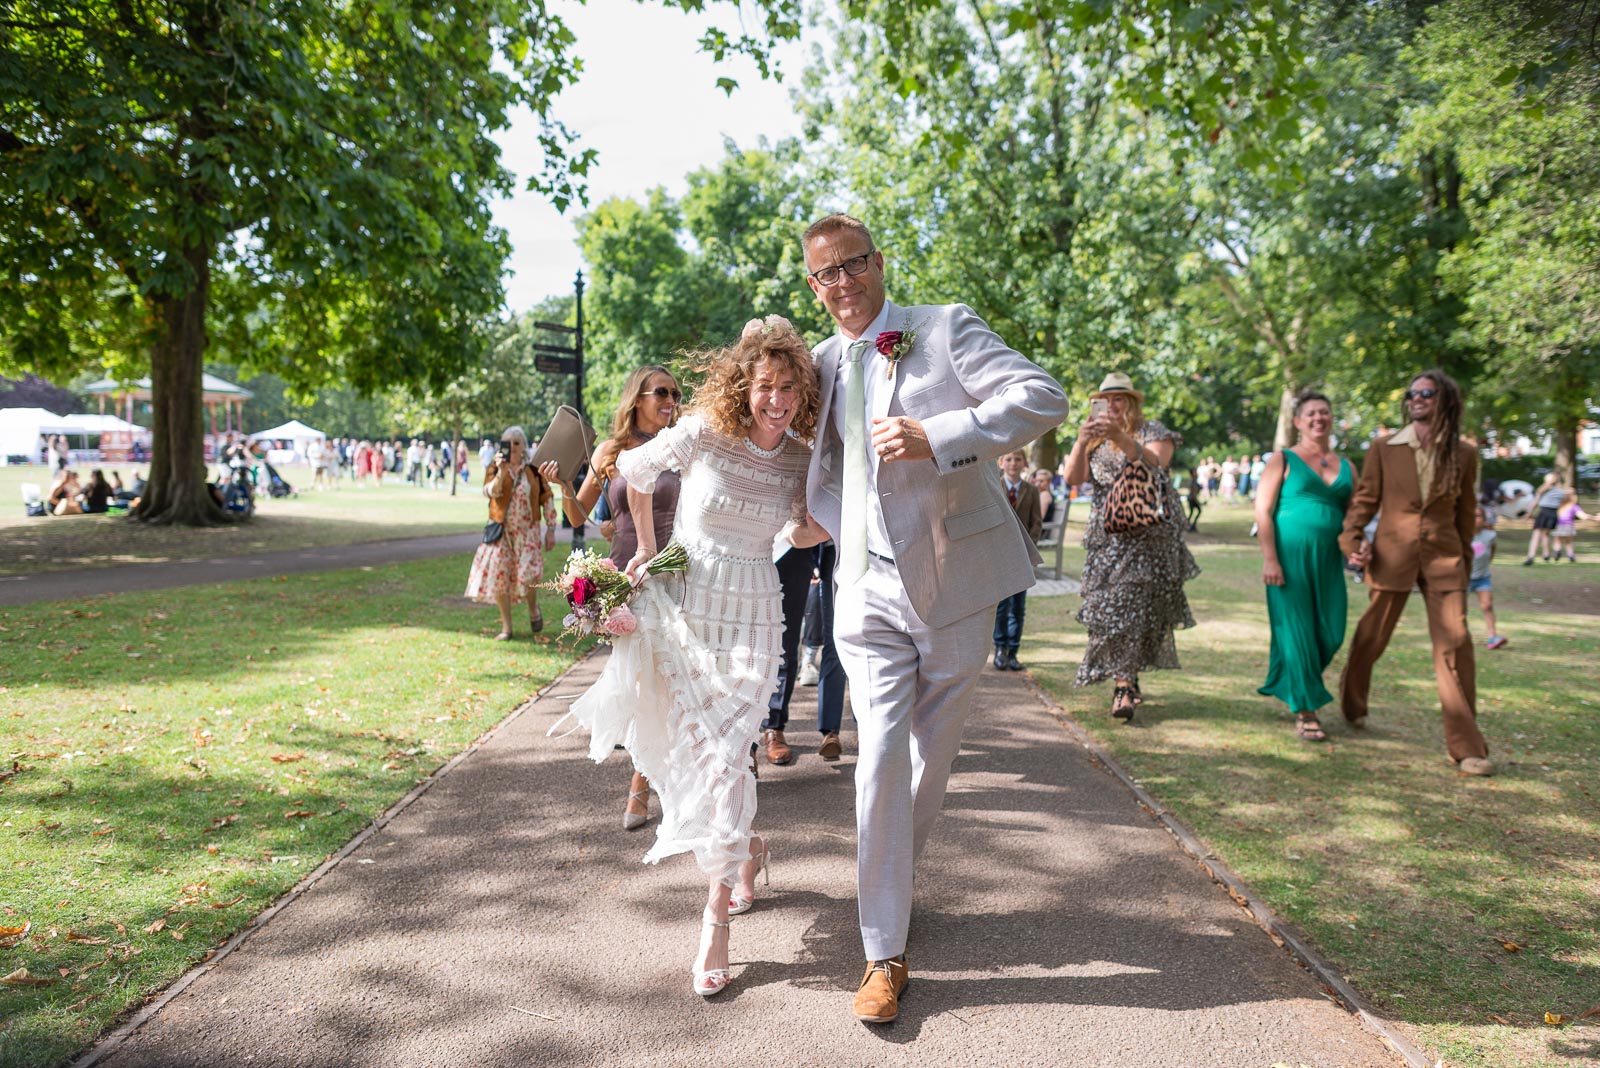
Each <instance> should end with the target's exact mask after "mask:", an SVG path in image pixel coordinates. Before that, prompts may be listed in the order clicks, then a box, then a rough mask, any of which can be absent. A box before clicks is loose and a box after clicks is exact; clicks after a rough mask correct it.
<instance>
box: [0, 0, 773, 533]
mask: <svg viewBox="0 0 1600 1068" xmlns="http://www.w3.org/2000/svg"><path fill="white" fill-rule="evenodd" d="M669 2H672V3H674V4H675V6H679V7H683V8H685V9H686V10H694V11H699V10H701V9H702V8H703V7H704V6H705V5H704V4H703V3H702V2H701V0H669ZM757 8H758V10H759V11H760V12H761V13H762V14H763V16H764V21H763V22H762V24H761V25H762V30H763V31H764V33H765V35H766V36H765V38H763V37H760V36H750V35H746V36H743V37H730V36H728V35H726V34H723V33H719V32H717V31H715V30H713V31H709V32H708V44H709V46H710V47H712V49H713V50H714V51H717V52H718V53H719V54H721V53H725V52H728V51H747V52H754V53H756V54H758V58H759V57H760V56H761V41H762V40H764V39H766V38H770V37H773V36H783V35H792V34H793V33H794V32H795V26H794V15H793V11H794V9H793V4H792V3H791V2H789V0H763V2H760V3H758V4H757ZM0 34H3V38H0V41H3V45H4V51H3V53H0V169H3V170H4V172H5V174H6V175H7V179H8V180H7V183H6V185H5V187H4V189H0V260H3V261H4V264H5V267H4V274H3V275H0V362H3V363H4V364H6V365H7V366H13V367H20V368H23V369H28V370H36V371H41V372H44V373H63V372H66V371H69V370H71V369H74V368H77V367H80V366H83V365H85V364H87V363H90V362H94V361H100V360H104V359H105V357H106V355H107V353H108V350H109V351H110V352H111V353H114V354H121V355H122V357H123V360H122V362H123V363H124V364H127V365H134V366H136V365H137V364H138V363H140V362H142V356H143V355H146V354H147V356H148V361H149V362H148V366H149V368H150V371H151V376H152V379H153V382H154V391H155V395H156V400H155V406H154V412H153V427H152V429H153V432H154V438H155V441H154V463H153V465H152V468H151V476H150V491H149V492H148V493H147V494H146V496H145V500H144V503H143V504H142V506H141V512H140V514H141V517H142V518H145V519H149V520H155V521H166V522H186V523H193V522H207V521H214V520H215V519H217V518H220V513H218V512H217V511H216V509H215V508H214V507H213V506H212V505H211V503H210V500H209V498H208V496H207V494H206V493H205V491H204V489H203V480H204V468H203V453H202V427H201V419H200V373H201V363H202V359H203V355H204V352H205V350H206V347H207V344H208V341H209V340H210V339H211V337H212V336H213V335H215V336H217V337H218V338H219V339H226V340H227V341H228V342H229V344H228V345H227V348H228V349H229V352H230V355H233V356H234V357H235V358H240V359H242V361H243V362H248V363H249V364H250V365H251V366H253V367H255V368H257V369H270V370H274V371H277V372H279V373H280V374H282V375H283V376H284V377H285V378H286V379H287V380H288V381H289V382H290V383H291V384H293V385H295V386H298V387H301V388H310V387H314V386H316V385H319V384H322V383H326V382H337V381H343V382H347V383H349V384H351V385H354V386H356V387H357V388H360V389H365V390H371V389H375V388H377V387H378V386H380V385H382V384H387V383H390V382H394V381H396V380H399V381H407V382H419V383H427V384H431V385H433V386H435V387H440V388H442V387H443V385H444V384H445V383H447V382H449V381H451V380H452V379H454V378H456V377H457V376H458V375H459V373H460V371H461V370H462V369H463V368H464V367H465V366H467V365H468V364H469V363H471V362H473V361H475V360H476V359H477V358H479V356H480V355H481V354H482V352H483V351H484V349H485V347H486V346H487V345H488V344H489V343H490V337H489V332H488V331H487V330H486V329H484V326H485V323H486V320H487V319H488V317H489V316H490V314H491V313H492V312H494V311H495V310H496V309H497V308H498V307H499V306H500V303H501V289H500V274H501V269H502V265H503V262H504V259H505V255H506V251H507V249H506V243H505V238H504V235H503V234H502V233H501V232H500V231H499V230H498V229H496V228H495V227H494V226H493V225H492V223H491V222H490V214H489V206H488V202H489V198H490V197H491V196H492V195H495V194H503V193H506V192H508V191H509V188H510V183H511V180H512V178H511V176H510V174H509V173H508V172H507V171H506V170H505V169H504V168H503V167H502V166H501V164H500V162H499V153H498V150H497V148H496V146H495V144H494V142H493V141H492V140H491V135H492V134H493V133H494V132H495V131H497V130H499V129H501V128H503V127H504V126H505V125H506V123H507V114H508V111H509V109H511V108H512V107H515V106H519V105H520V106H527V107H529V108H530V109H531V110H532V111H533V113H534V114H535V115H536V116H537V117H538V118H539V120H540V122H541V124H542V134H541V137H540V141H541V146H542V148H543V150H544V160H545V169H544V170H543V172H542V173H540V174H539V175H536V176H535V177H534V178H533V180H532V183H531V184H532V185H533V186H534V187H535V188H537V189H540V190H542V191H544V192H545V193H547V194H548V195H549V196H551V197H552V198H553V199H554V200H555V201H556V203H557V204H558V205H560V206H565V204H566V203H568V202H570V201H571V200H573V199H575V198H577V197H578V196H579V194H580V191H581V182H582V179H583V175H584V173H585V171H586V170H587V168H588V166H589V164H590V162H591V156H590V154H589V153H587V152H581V151H576V150H574V149H573V148H572V139H571V138H570V137H569V135H568V132H567V131H566V130H565V129H564V128H563V127H562V126H561V125H560V124H559V123H558V122H556V121H555V120H553V119H552V118H551V117H550V106H551V103H552V101H553V100H554V98H555V96H556V94H557V93H559V92H560V90H561V89H562V88H563V87H564V86H565V85H567V84H568V83H569V82H570V81H571V80H572V79H573V77H574V76H575V72H576V70H577V64H576V62H575V59H574V56H573V52H572V48H573V44H574V42H573V38H572V35H571V34H570V32H568V31H567V29H566V28H565V27H564V26H563V25H562V23H561V22H560V20H559V19H558V18H557V17H555V16H554V15H552V14H550V13H549V12H548V11H547V10H546V8H545V6H544V5H543V4H542V3H525V2H520V0H457V2H455V3H452V4H449V5H446V6H442V7H441V6H438V5H432V4H417V3H409V2H406V0H374V2H373V3H365V4H351V3H345V2H341V0H263V2H261V3H255V4H230V3H221V2H219V0H149V2H143V3H131V4H130V3H116V2H112V0H19V2H17V3H13V4H9V5H7V6H6V8H5V10H4V13H3V15H0Z"/></svg>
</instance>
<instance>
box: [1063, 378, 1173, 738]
mask: <svg viewBox="0 0 1600 1068" xmlns="http://www.w3.org/2000/svg"><path fill="white" fill-rule="evenodd" d="M1182 443H1183V438H1182V436H1181V435H1179V434H1177V433H1174V432H1173V431H1171V430H1168V429H1167V428H1166V427H1165V426H1163V425H1162V424H1161V423H1159V422H1157V421H1156V420H1154V419H1146V418H1145V415H1144V394H1143V393H1142V392H1140V391H1139V390H1137V389H1134V388H1133V380H1132V379H1130V378H1129V377H1128V376H1127V375H1125V374H1120V373H1115V372H1113V373H1112V374H1108V375H1106V377H1105V380H1104V381H1102V382H1101V383H1100V388H1099V389H1097V390H1096V391H1095V392H1094V394H1093V397H1092V399H1091V403H1090V405H1089V418H1088V419H1086V420H1085V421H1084V423H1083V427H1082V428H1081V429H1080V430H1079V432H1078V440H1077V441H1076V442H1074V443H1073V446H1072V453H1071V455H1069V456H1068V457H1067V463H1066V475H1067V481H1068V482H1069V483H1072V484H1073V485H1076V484H1078V483H1080V482H1082V481H1084V480H1085V479H1086V478H1087V479H1089V480H1091V481H1092V482H1093V483H1094V501H1093V508H1092V510H1091V511H1090V513H1089V525H1088V527H1087V528H1086V529H1085V530H1084V534H1083V551H1084V562H1083V607H1082V608H1080V609H1079V610H1078V622H1079V623H1082V624H1083V625H1084V629H1085V630H1087V631H1088V633H1089V647H1088V648H1087V649H1086V650H1084V654H1083V662H1082V663H1080V664H1079V665H1078V674H1077V678H1076V680H1075V682H1074V684H1075V685H1078V686H1091V685H1093V684H1095V683H1098V682H1104V681H1105V680H1106V679H1114V680H1115V687H1114V689H1113V690H1112V697H1111V714H1112V715H1113V716H1115V717H1117V718H1118V719H1121V720H1131V719H1132V718H1133V713H1134V709H1136V708H1137V707H1138V706H1139V704H1140V702H1142V701H1143V700H1144V694H1143V692H1142V691H1141V690H1140V689H1139V673H1140V672H1141V671H1146V670H1152V669H1155V668H1169V669H1173V670H1176V669H1177V668H1178V667H1179V666H1180V665H1179V664H1178V650H1177V646H1176V644H1175V643H1174V641H1173V637H1172V635H1173V632H1174V631H1175V630H1177V629H1178V628H1179V627H1192V626H1194V616H1193V614H1192V613H1190V611H1189V599H1188V598H1187V597H1186V596H1184V592H1183V584H1184V583H1185V582H1187V581H1189V580H1190V579H1192V578H1194V577H1195V576H1196V575H1198V574H1200V568H1199V567H1198V566H1197V565H1196V564H1195V562H1194V557H1193V556H1191V555H1190V553H1189V547H1188V546H1187V545H1185V544H1184V543H1183V530H1184V526H1185V525H1186V523H1185V520H1184V512H1183V507H1182V504H1181V503H1180V502H1179V499H1178V491H1177V490H1175V489H1174V488H1173V486H1172V478H1171V476H1170V475H1169V474H1168V471H1167V468H1168V466H1169V465H1170V464H1171V463H1172V454H1173V452H1174V451H1175V450H1176V449H1177V447H1178V446H1179V445H1181V444H1182ZM1130 464H1143V465H1145V466H1146V467H1147V468H1149V469H1150V472H1151V473H1152V474H1153V475H1154V477H1155V482H1156V486H1157V489H1158V491H1159V494H1160V500H1161V515H1160V518H1159V519H1157V520H1156V522H1154V523H1151V524H1150V525H1148V526H1143V527H1140V528H1138V529H1136V530H1128V531H1123V532H1120V533H1112V532H1110V531H1108V530H1106V498H1107V495H1108V494H1109V493H1110V492H1111V487H1112V486H1113V485H1115V484H1116V481H1117V479H1118V478H1119V477H1120V476H1121V475H1122V474H1123V472H1124V471H1125V470H1126V469H1127V468H1128V466H1129V465H1130Z"/></svg>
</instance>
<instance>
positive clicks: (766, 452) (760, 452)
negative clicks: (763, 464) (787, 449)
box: [744, 435, 784, 460]
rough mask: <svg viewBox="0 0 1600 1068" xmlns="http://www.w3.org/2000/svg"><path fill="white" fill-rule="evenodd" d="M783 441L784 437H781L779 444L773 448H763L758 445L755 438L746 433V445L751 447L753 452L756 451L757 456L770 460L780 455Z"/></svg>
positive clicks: (748, 447)
mask: <svg viewBox="0 0 1600 1068" xmlns="http://www.w3.org/2000/svg"><path fill="white" fill-rule="evenodd" d="M783 442H784V439H783V438H779V439H778V444H777V445H776V446H774V447H773V448H770V449H763V448H762V447H761V446H760V445H757V444H756V443H755V442H754V441H753V440H751V438H750V436H749V435H745V439H744V447H745V448H747V449H749V450H750V451H751V452H753V453H755V454H756V455H757V456H759V457H761V458H762V459H764V460H770V459H772V458H773V457H774V456H776V455H778V454H779V453H780V452H782V451H783Z"/></svg>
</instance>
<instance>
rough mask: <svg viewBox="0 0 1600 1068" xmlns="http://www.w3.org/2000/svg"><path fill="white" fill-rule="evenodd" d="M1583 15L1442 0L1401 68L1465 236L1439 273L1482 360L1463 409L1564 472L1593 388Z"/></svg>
mask: <svg viewBox="0 0 1600 1068" xmlns="http://www.w3.org/2000/svg"><path fill="white" fill-rule="evenodd" d="M1596 17H1597V15H1596V13H1595V12H1594V11H1592V10H1588V11H1587V12H1586V9H1585V5H1570V4H1555V3H1543V2H1535V0H1523V2H1520V3H1501V2H1498V0H1495V2H1491V0H1447V2H1445V3H1443V4H1441V5H1439V7H1437V8H1436V9H1435V10H1434V11H1433V13H1432V17H1431V18H1430V20H1429V22H1428V25H1427V27H1426V28H1425V30H1424V31H1423V32H1422V34H1421V35H1420V37H1419V38H1418V40H1417V42H1416V43H1415V45H1414V46H1413V48H1412V49H1411V50H1410V52H1409V53H1408V59H1409V60H1410V61H1411V62H1412V63H1413V64H1414V65H1415V67H1416V69H1417V72H1418V74H1419V76H1420V77H1422V78H1424V79H1426V80H1427V81H1428V83H1429V84H1430V86H1431V88H1432V90H1433V92H1434V94H1435V95H1434V98H1433V99H1432V100H1431V101H1430V102H1429V103H1428V104H1427V105H1426V106H1423V107H1418V108H1416V109H1414V110H1413V111H1411V112H1410V114H1409V115H1408V119H1407V123H1406V126H1405V129H1404V136H1403V138H1402V141H1401V145H1402V148H1403V149H1407V150H1410V151H1411V152H1413V153H1416V152H1418V151H1420V150H1421V149H1423V148H1425V147H1428V146H1433V145H1440V144H1444V145H1449V146H1450V149H1451V153H1452V156H1453V158H1454V160H1455V161H1456V164H1457V166H1458V168H1459V173H1460V180H1459V190H1458V191H1457V194H1456V195H1457V197H1458V198H1459V201H1460V203H1461V205H1462V210H1463V212H1464V214H1465V217H1466V219H1467V221H1468V223H1469V224H1470V229H1469V231H1468V232H1467V233H1465V234H1464V235H1463V240H1461V241H1460V242H1459V243H1457V244H1455V245H1454V246H1452V247H1451V248H1450V249H1449V250H1448V252H1447V254H1446V255H1445V256H1444V257H1443V258H1442V261H1441V263H1440V275H1441V277H1442V278H1443V279H1444V280H1445V282H1446V284H1448V285H1450V286H1452V287H1454V288H1455V289H1457V290H1459V291H1460V292H1462V293H1463V294H1464V295H1465V302H1466V309H1465V312H1464V315H1463V318H1462V322H1461V329H1460V335H1461V338H1462V340H1463V341H1464V342H1465V343H1467V344H1469V345H1472V346H1474V347H1476V348H1478V349H1479V350H1481V351H1482V352H1483V353H1484V354H1485V369H1484V373H1483V375H1482V376H1481V377H1480V378H1479V380H1478V382H1477V389H1476V390H1475V391H1474V394H1473V397H1472V401H1473V407H1474V410H1475V411H1477V412H1478V413H1479V414H1480V415H1481V416H1483V418H1484V421H1485V422H1486V423H1487V425H1488V426H1489V427H1490V428H1493V429H1500V430H1507V431H1515V430H1529V431H1533V432H1537V431H1539V430H1548V431H1550V432H1551V433H1552V436H1553V438H1554V442H1555V464H1556V469H1557V470H1558V471H1560V472H1561V473H1562V475H1563V476H1564V477H1565V478H1566V479H1567V481H1568V482H1569V484H1570V483H1571V481H1572V479H1573V476H1574V463H1575V460H1576V455H1577V432H1578V427H1579V425H1580V423H1581V422H1582V421H1583V420H1584V419H1586V418H1587V417H1588V412H1589V409H1590V407H1591V405H1593V404H1594V403H1595V401H1596V400H1597V399H1600V397H1597V393H1596V386H1595V383H1596V381H1597V380H1600V53H1597V50H1596V48H1595V45H1594V40H1595V37H1594V32H1595V19H1596Z"/></svg>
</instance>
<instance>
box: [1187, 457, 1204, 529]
mask: <svg viewBox="0 0 1600 1068" xmlns="http://www.w3.org/2000/svg"><path fill="white" fill-rule="evenodd" d="M1201 483H1202V479H1201V478H1200V470H1199V468H1195V467H1191V468H1189V488H1188V493H1187V497H1188V501H1189V513H1188V517H1189V529H1190V530H1197V529H1198V526H1197V524H1199V522H1200V509H1201V508H1202V507H1203V505H1201V503H1200V491H1201V489H1202V488H1204V487H1203V486H1202V484H1201Z"/></svg>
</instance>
